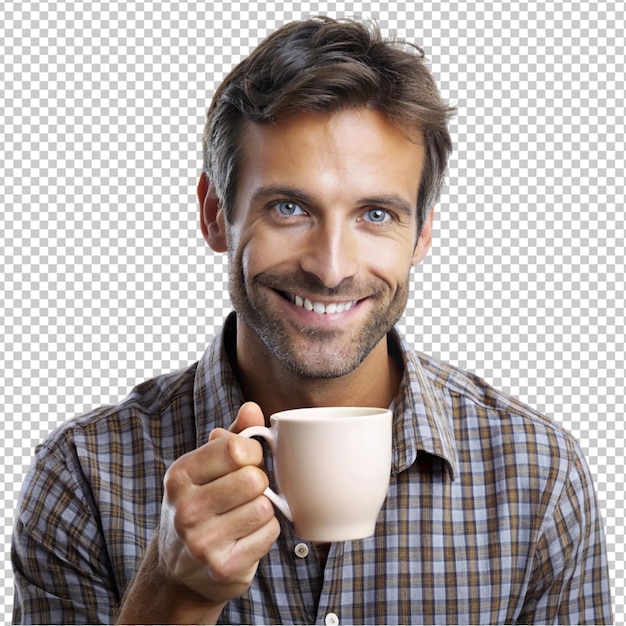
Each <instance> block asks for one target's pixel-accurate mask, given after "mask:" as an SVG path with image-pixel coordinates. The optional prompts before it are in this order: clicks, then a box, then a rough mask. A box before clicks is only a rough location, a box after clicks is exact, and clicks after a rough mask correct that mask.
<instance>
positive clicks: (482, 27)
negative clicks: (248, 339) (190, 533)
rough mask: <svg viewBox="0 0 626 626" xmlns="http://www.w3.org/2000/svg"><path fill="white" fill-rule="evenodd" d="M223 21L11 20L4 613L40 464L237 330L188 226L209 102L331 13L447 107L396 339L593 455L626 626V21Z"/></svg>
mask: <svg viewBox="0 0 626 626" xmlns="http://www.w3.org/2000/svg"><path fill="white" fill-rule="evenodd" d="M225 5H226V3H221V2H161V3H152V2H121V1H120V2H105V1H98V2H96V1H82V2H78V1H77V2H4V3H2V5H1V13H0V29H1V30H0V81H1V82H0V92H1V93H0V102H1V114H2V123H1V133H2V135H1V140H0V150H1V164H0V167H1V172H0V174H1V175H0V186H1V187H0V189H1V196H0V198H1V203H2V219H1V222H0V230H1V235H0V236H1V241H0V256H1V260H0V264H1V267H0V271H1V289H2V293H1V294H0V307H1V318H0V319H1V322H0V323H1V330H0V334H1V337H0V342H1V343H0V376H1V384H0V400H1V405H0V406H1V408H0V410H1V412H2V415H1V420H0V441H1V442H2V447H3V454H2V459H1V460H0V463H1V464H2V472H1V475H2V478H1V480H2V487H3V489H2V490H1V491H2V495H1V498H2V502H3V506H2V507H1V511H2V512H1V515H2V523H1V524H0V528H1V530H2V536H1V541H2V548H3V550H4V553H5V554H6V555H7V556H6V558H4V559H3V558H0V564H2V565H1V567H2V569H1V571H0V577H1V589H0V596H1V597H0V616H4V617H5V621H6V622H9V621H10V611H11V605H12V575H11V570H10V565H9V559H8V551H9V542H10V533H11V526H12V520H13V511H14V506H15V500H16V496H17V493H18V490H19V488H20V485H21V482H22V479H23V476H24V473H25V470H26V468H27V466H28V464H29V462H30V459H31V457H32V452H33V447H34V446H35V444H36V443H37V442H39V441H40V440H41V439H42V438H43V437H44V436H45V435H46V433H48V432H49V431H50V430H51V429H52V428H53V427H54V426H56V425H57V424H59V423H60V422H61V421H63V420H65V419H68V418H69V417H71V416H73V415H76V414H78V413H81V412H84V411H86V410H88V409H90V408H93V407H95V406H99V405H101V404H106V403H112V402H115V401H117V400H119V399H120V398H122V397H123V396H124V395H125V394H126V393H127V391H128V390H129V389H130V388H131V387H132V386H133V385H134V384H136V383H138V382H140V381H143V380H145V379H147V378H149V377H151V376H153V375H155V374H158V373H161V372H166V371H171V370H174V369H176V368H178V367H181V366H183V365H186V364H188V363H190V362H192V361H194V360H197V359H198V358H199V356H200V355H201V353H202V351H203V348H204V346H205V345H206V343H207V341H208V339H209V337H210V336H211V334H212V333H213V331H214V330H215V329H216V328H217V327H218V326H219V325H220V324H221V321H222V319H223V317H224V315H225V314H226V313H227V311H228V310H229V304H228V297H227V294H226V291H225V278H226V277H225V265H224V259H223V258H221V257H216V256H214V255H213V254H212V253H211V252H210V251H209V249H208V247H206V245H205V244H204V242H203V240H202V238H201V236H200V233H199V229H198V227H197V222H198V218H197V206H196V200H195V186H196V182H197V178H198V175H199V172H200V164H201V146H200V139H201V133H202V126H203V119H204V115H205V112H206V109H207V105H208V102H209V99H210V95H211V93H212V90H213V89H214V87H215V86H216V84H217V83H218V82H219V80H220V79H221V78H222V77H223V76H224V74H225V73H226V71H227V70H228V69H229V68H230V67H231V66H232V65H233V64H234V63H235V62H236V61H238V60H239V59H240V58H241V57H242V56H243V55H245V54H246V53H247V52H248V51H249V50H250V49H251V48H252V47H253V46H254V45H255V44H256V43H257V42H258V41H259V40H260V39H261V38H262V37H263V36H265V35H266V34H267V33H268V32H269V31H271V30H273V29H274V28H275V27H277V26H278V25H280V24H282V23H284V22H285V21H289V20H291V19H297V18H301V17H303V16H306V15H309V14H322V13H324V14H330V15H333V16H344V15H349V16H354V15H358V16H362V15H365V16H370V17H375V18H378V20H379V22H380V24H381V26H382V27H383V29H384V30H385V31H386V32H388V33H389V32H396V33H397V34H399V35H401V36H404V37H407V38H410V39H411V40H414V41H417V42H418V43H420V44H421V45H422V46H423V47H424V48H425V49H426V52H427V55H428V57H429V58H430V59H431V62H432V69H433V71H434V73H435V75H436V77H437V79H438V81H439V84H440V87H441V89H442V92H443V94H444V95H445V97H446V98H447V99H448V100H450V101H452V102H455V103H456V104H457V105H458V108H459V111H458V114H457V117H456V119H455V120H454V122H453V124H452V132H453V136H454V140H455V152H454V156H453V159H452V162H451V167H450V174H449V177H448V186H447V189H446V191H445V193H444V195H443V198H442V201H441V203H440V205H439V206H438V208H437V214H436V216H437V221H436V231H435V234H436V237H435V242H434V246H433V250H432V253H431V254H430V256H429V258H428V260H427V261H426V262H425V264H424V265H423V266H422V267H421V268H420V269H418V271H417V272H416V275H415V287H414V292H413V297H412V300H411V302H410V305H409V308H408V310H407V313H406V317H405V320H404V322H403V327H404V329H405V330H406V332H407V333H408V335H409V336H410V337H411V338H412V339H414V341H415V343H416V344H417V345H418V346H419V347H420V348H421V349H422V350H424V351H426V352H428V353H431V354H433V355H436V356H438V357H440V358H442V359H445V360H448V361H451V362H453V363H455V364H458V365H460V366H462V367H465V368H467V369H470V370H472V371H474V372H475V373H477V374H479V375H481V376H483V377H484V378H486V379H487V380H489V381H490V382H492V383H493V384H494V385H495V386H497V387H498V388H500V389H502V390H505V391H507V392H509V393H511V394H513V395H515V396H517V397H519V398H520V399H522V400H524V401H526V402H528V403H529V404H531V405H532V406H534V407H536V408H538V409H540V410H543V411H544V412H546V413H548V414H550V415H551V416H553V417H554V418H556V419H557V420H559V421H560V422H562V423H563V424H564V425H566V426H567V427H568V428H569V429H570V430H572V431H573V432H574V433H575V434H576V435H577V436H578V437H579V438H580V439H581V441H582V443H583V448H584V449H585V451H586V454H587V458H588V461H589V464H590V466H591V469H592V472H593V474H594V476H595V481H596V487H597V490H598V493H599V497H600V501H601V504H602V508H603V511H604V516H605V521H606V531H607V534H608V546H609V552H610V561H611V572H612V579H613V587H614V603H615V612H616V623H617V624H623V623H624V620H625V612H624V599H625V598H624V589H625V588H626V584H625V560H624V559H625V557H624V552H625V550H624V484H626V474H625V469H624V458H623V450H624V444H625V436H624V381H625V373H624V75H623V72H624V67H623V59H624V12H623V6H624V5H623V4H622V3H618V2H588V1H584V2H577V3H567V2H560V3H556V2H554V3H553V2H497V3H496V2H491V3H483V2H406V3H391V4H388V3H380V4H379V3H369V2H364V3H353V2H345V3H340V2H337V3H333V2H300V3H298V4H297V6H293V5H292V3H274V2H257V3H250V4H245V3H238V2H234V3H229V6H228V7H226V6H225Z"/></svg>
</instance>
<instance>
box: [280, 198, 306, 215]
mask: <svg viewBox="0 0 626 626" xmlns="http://www.w3.org/2000/svg"><path fill="white" fill-rule="evenodd" d="M274 206H275V207H276V210H277V211H278V212H279V213H280V214H281V215H284V216H285V217H291V216H293V215H305V211H304V209H303V208H302V207H301V206H300V205H299V204H298V203H297V202H291V201H290V200H282V201H280V202H277V203H276V204H275V205H274Z"/></svg>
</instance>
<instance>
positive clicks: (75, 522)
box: [11, 446, 119, 624]
mask: <svg viewBox="0 0 626 626" xmlns="http://www.w3.org/2000/svg"><path fill="white" fill-rule="evenodd" d="M67 448H68V449H65V450H64V449H59V448H57V447H55V448H53V449H51V448H48V447H45V446H42V447H40V448H39V449H38V452H37V455H36V458H35V461H34V464H33V466H32V467H31V469H30V471H29V473H28V475H27V477H26V480H25V482H24V486H23V488H22V492H21V494H20V499H19V502H18V509H17V512H16V518H15V526H14V532H13V541H12V545H11V559H12V563H13V570H14V576H15V595H14V609H13V622H14V623H15V624H87V623H89V624H96V623H111V622H112V621H113V619H114V615H115V611H116V610H117V607H118V605H119V597H118V592H117V589H116V585H115V582H114V577H113V575H112V573H111V566H110V562H109V558H108V555H107V551H106V545H105V542H104V540H103V537H102V532H101V529H100V525H99V522H98V514H97V512H96V508H95V506H94V505H93V502H91V501H90V490H89V485H88V484H87V481H86V480H84V478H83V480H81V477H83V475H82V472H81V471H80V467H79V463H78V460H77V458H76V456H75V455H73V454H72V452H73V450H71V446H67Z"/></svg>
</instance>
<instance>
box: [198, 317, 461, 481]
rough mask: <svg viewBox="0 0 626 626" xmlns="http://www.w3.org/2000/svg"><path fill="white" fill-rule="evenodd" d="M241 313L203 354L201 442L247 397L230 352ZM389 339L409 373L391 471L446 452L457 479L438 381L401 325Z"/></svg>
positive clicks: (398, 410) (401, 393) (400, 399)
mask: <svg viewBox="0 0 626 626" xmlns="http://www.w3.org/2000/svg"><path fill="white" fill-rule="evenodd" d="M235 337H236V318H235V315H234V313H233V314H230V315H229V316H228V317H227V319H226V321H225V324H224V327H223V329H222V332H221V333H218V334H217V335H216V337H215V339H214V340H213V341H212V342H211V344H210V345H209V347H208V348H207V350H206V352H205V353H204V355H203V356H202V358H201V360H200V362H199V363H198V367H197V369H196V376H195V382H194V409H195V415H196V433H197V434H196V443H197V445H198V446H200V445H203V444H204V443H206V442H207V441H208V438H209V433H210V432H211V430H213V429H214V428H228V427H229V426H230V425H231V424H232V422H233V421H234V420H235V418H236V417H237V412H238V411H239V407H240V406H241V405H242V404H243V403H244V401H245V399H244V396H243V392H242V390H241V387H240V386H239V383H238V381H237V376H236V374H235V372H234V371H233V368H232V366H231V362H230V360H229V357H228V349H229V346H230V349H231V350H232V349H234V344H235ZM389 340H390V342H392V344H393V345H394V346H395V347H396V348H397V351H398V352H399V355H400V357H401V358H402V364H403V366H404V374H403V378H402V382H401V384H400V388H399V390H398V395H397V396H396V399H395V402H394V433H393V456H392V473H394V474H395V473H398V472H402V471H404V470H405V469H407V468H408V467H410V466H411V465H412V464H413V463H414V462H415V460H416V459H417V455H418V453H419V452H425V453H428V454H432V455H435V456H438V457H440V458H442V459H443V460H444V461H445V462H446V463H447V466H448V470H449V472H450V474H451V477H452V479H454V477H455V476H456V475H457V469H458V452H457V448H456V444H455V441H454V437H453V435H452V432H453V430H452V424H451V421H450V418H449V417H448V411H447V410H446V404H445V401H444V398H443V395H442V393H441V390H440V389H439V387H438V386H435V385H434V384H433V383H432V381H431V380H430V378H429V377H428V375H427V373H426V370H425V369H424V367H423V365H422V363H421V360H420V357H419V355H418V353H417V352H415V351H414V350H413V349H412V348H411V347H410V346H409V345H408V344H407V342H406V340H405V339H404V337H403V336H402V335H401V334H400V332H399V331H398V330H397V329H395V328H394V329H393V330H392V331H391V333H390V335H389Z"/></svg>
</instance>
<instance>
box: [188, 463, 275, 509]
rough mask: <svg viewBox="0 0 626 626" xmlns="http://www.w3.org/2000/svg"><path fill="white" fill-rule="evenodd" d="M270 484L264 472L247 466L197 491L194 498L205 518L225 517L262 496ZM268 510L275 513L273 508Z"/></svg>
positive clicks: (269, 507) (194, 492) (270, 507)
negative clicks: (200, 504) (225, 514)
mask: <svg viewBox="0 0 626 626" xmlns="http://www.w3.org/2000/svg"><path fill="white" fill-rule="evenodd" d="M268 484H269V480H268V478H267V475H266V474H265V472H264V471H263V470H261V469H260V468H258V467H255V466H253V465H246V466H245V467H242V468H241V469H238V470H236V471H234V472H230V473H229V474H226V475H225V476H222V477H221V478H218V479H217V480H215V481H213V482H211V483H209V484H207V485H204V486H202V487H199V488H197V489H195V490H194V491H193V495H192V497H193V498H194V499H195V500H196V501H197V502H199V503H202V505H203V509H204V511H206V513H205V516H211V515H223V514H224V513H227V512H229V511H231V510H234V509H237V508H238V507H241V506H243V505H244V504H246V503H248V502H251V501H252V500H255V499H256V498H259V497H260V496H262V495H263V492H264V491H265V489H266V488H267V486H268ZM265 499H266V500H267V498H265ZM268 510H269V511H270V512H273V508H272V506H268Z"/></svg>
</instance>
